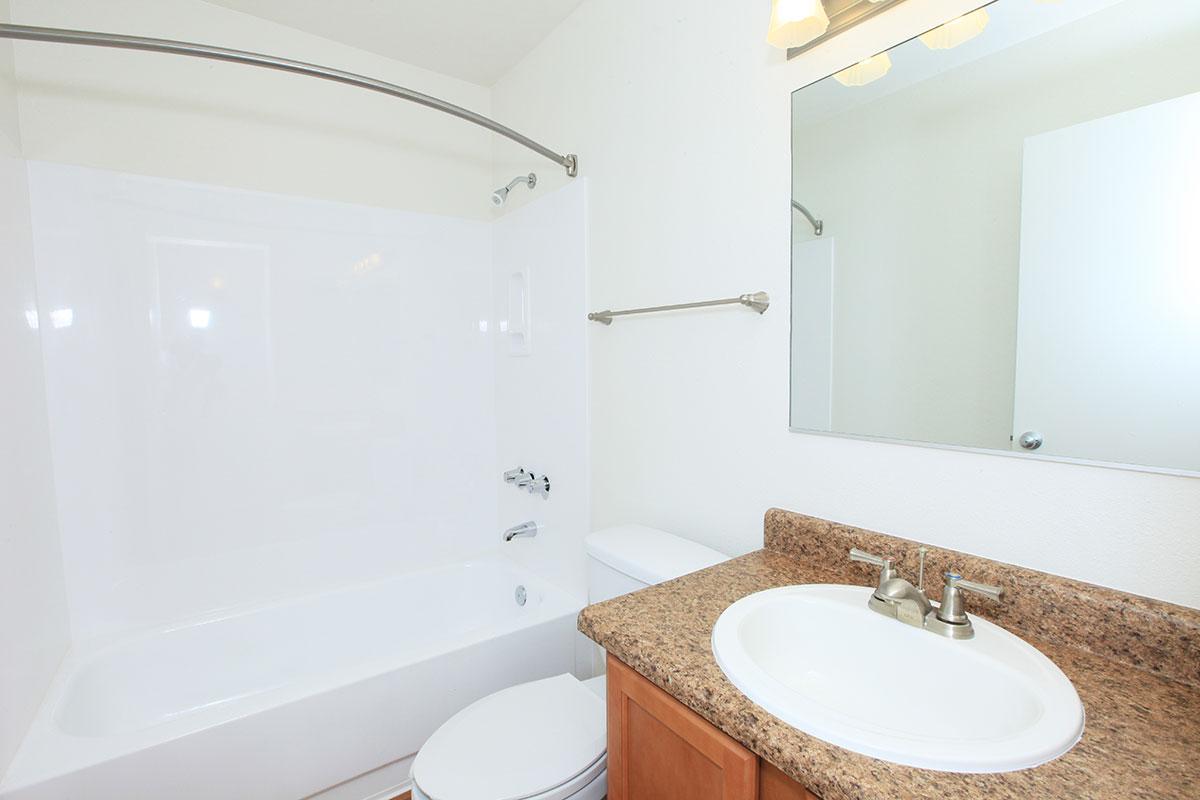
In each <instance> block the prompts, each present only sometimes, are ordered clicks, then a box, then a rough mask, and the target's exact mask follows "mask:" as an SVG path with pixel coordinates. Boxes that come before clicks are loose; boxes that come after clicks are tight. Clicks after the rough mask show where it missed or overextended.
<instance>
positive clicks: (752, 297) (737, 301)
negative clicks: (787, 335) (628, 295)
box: [588, 292, 771, 325]
mask: <svg viewBox="0 0 1200 800" xmlns="http://www.w3.org/2000/svg"><path fill="white" fill-rule="evenodd" d="M732 305H743V306H746V308H749V309H753V310H754V311H757V312H758V313H759V314H761V313H763V312H764V311H766V310H767V309H768V308H769V307H770V305H771V297H770V295H768V294H767V293H766V292H751V293H749V294H743V295H738V296H737V297H725V298H722V299H720V300H701V301H699V302H697V303H675V304H673V305H669V306H647V307H646V308H627V309H624V310H622V311H609V310H607V309H606V310H604V311H593V312H591V313H590V314H588V319H590V320H591V321H592V322H599V323H600V324H601V325H612V321H613V317H625V316H629V315H630V314H653V313H655V312H657V311H681V310H683V309H685V308H707V307H709V306H732Z"/></svg>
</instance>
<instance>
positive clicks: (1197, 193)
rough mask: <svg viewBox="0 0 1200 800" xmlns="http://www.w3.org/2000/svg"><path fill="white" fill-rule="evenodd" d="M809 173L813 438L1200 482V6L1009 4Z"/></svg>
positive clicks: (876, 72) (807, 302)
mask: <svg viewBox="0 0 1200 800" xmlns="http://www.w3.org/2000/svg"><path fill="white" fill-rule="evenodd" d="M792 150H793V157H792V200H793V213H792V231H793V233H792V358H791V426H792V428H793V429H794V430H798V431H804V432H820V433H831V434H836V435H843V436H857V437H871V438H882V439H891V440H902V441H906V442H912V443H922V444H933V445H940V446H951V447H967V448H975V449H983V450H990V451H1000V452H1007V453H1024V454H1033V455H1034V456H1035V457H1045V456H1049V457H1052V458H1060V459H1072V460H1074V459H1078V460H1083V461H1089V462H1103V463H1107V464H1119V465H1129V466H1134V467H1139V468H1149V469H1155V470H1166V471H1178V472H1188V473H1192V472H1200V2H1195V0H1064V1H1063V2H1059V3H1046V2H1037V1H1036V0H997V2H994V3H991V4H989V5H986V6H984V7H982V8H980V9H979V10H977V11H975V12H973V13H972V14H969V15H966V16H964V17H961V18H959V19H957V20H954V21H952V22H951V23H949V24H948V25H945V26H942V27H941V28H938V29H935V30H933V31H930V32H928V33H926V34H924V35H922V36H920V37H918V38H916V39H913V40H911V41H908V42H905V43H904V44H901V45H899V46H897V47H894V48H892V49H891V50H890V51H888V52H886V53H881V54H879V55H877V56H874V57H873V58H870V59H867V60H866V61H863V62H861V63H859V64H855V65H853V66H851V67H850V68H848V69H846V70H844V71H842V72H839V73H838V74H836V75H833V76H830V77H828V78H826V79H825V80H823V81H820V82H818V83H815V84H813V85H811V86H807V87H805V88H803V89H801V90H799V91H797V92H796V93H795V94H794V95H793V97H792Z"/></svg>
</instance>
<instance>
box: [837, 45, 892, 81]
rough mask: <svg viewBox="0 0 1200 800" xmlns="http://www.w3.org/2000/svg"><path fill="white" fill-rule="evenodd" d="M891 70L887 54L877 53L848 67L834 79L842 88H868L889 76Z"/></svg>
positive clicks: (889, 58)
mask: <svg viewBox="0 0 1200 800" xmlns="http://www.w3.org/2000/svg"><path fill="white" fill-rule="evenodd" d="M891 68H892V59H891V57H890V56H888V54H887V53H877V54H876V55H873V56H871V57H870V58H864V59H863V60H862V61H860V62H858V63H857V64H855V65H853V66H851V67H846V68H845V69H844V70H842V71H841V72H838V73H836V74H834V76H833V78H834V80H836V81H837V82H838V83H840V84H841V85H842V86H866V85H867V84H868V83H870V82H871V81H877V80H879V79H880V78H882V77H883V76H884V75H887V74H888V70H890V69H891Z"/></svg>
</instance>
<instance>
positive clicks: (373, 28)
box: [208, 0, 582, 86]
mask: <svg viewBox="0 0 1200 800" xmlns="http://www.w3.org/2000/svg"><path fill="white" fill-rule="evenodd" d="M208 2H210V3H212V4H214V5H219V6H224V7H225V8H230V9H233V10H234V11H242V12H245V13H247V14H253V15H254V16H256V17H261V18H262V19H266V20H271V21H272V22H278V23H280V24H282V25H287V26H289V27H292V28H296V29H297V30H302V31H305V32H306V33H311V34H314V35H316V36H323V37H324V38H326V39H332V40H334V41H336V42H341V43H342V44H347V45H351V46H352V47H357V48H360V49H362V50H369V51H370V52H373V53H378V54H379V55H383V56H387V57H389V58H394V59H396V60H397V61H404V62H406V63H409V64H413V65H416V66H418V67H424V68H425V69H431V70H434V71H435V72H440V73H442V74H443V75H451V76H453V77H455V78H461V79H463V80H467V81H470V82H472V83H477V84H480V85H483V86H491V85H492V84H493V83H495V82H496V81H497V80H499V78H500V77H501V76H503V75H504V73H506V72H508V70H509V69H511V68H512V67H513V66H514V65H515V64H516V63H517V62H518V61H520V60H521V58H522V57H523V56H524V55H525V54H526V53H528V52H529V51H530V50H532V49H533V48H534V47H535V46H536V45H537V44H538V42H540V41H542V39H544V38H545V37H546V35H547V34H549V33H550V31H552V30H553V29H554V28H555V26H557V25H558V23H560V22H562V21H563V20H564V19H566V18H567V16H568V15H569V14H570V13H571V12H572V11H574V10H575V8H576V7H577V6H578V5H579V4H580V2H582V0H208Z"/></svg>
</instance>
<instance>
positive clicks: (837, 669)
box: [712, 584, 1083, 772]
mask: <svg viewBox="0 0 1200 800" xmlns="http://www.w3.org/2000/svg"><path fill="white" fill-rule="evenodd" d="M871 592H872V589H870V588H867V587H864V586H840V585H830V584H810V585H804V586H784V587H782V588H779V589H770V590H768V591H765V592H759V593H757V594H752V595H750V596H749V597H745V598H742V599H741V600H739V601H737V602H736V603H734V604H733V605H731V606H730V607H729V608H727V609H725V612H724V613H723V614H721V616H720V618H719V619H718V620H717V624H716V625H715V626H713V640H712V642H713V653H714V654H715V655H716V658H717V663H718V664H719V665H720V666H721V670H722V671H723V672H724V673H725V675H726V677H728V678H729V680H730V682H732V683H733V685H734V686H736V687H737V688H738V689H740V690H741V691H742V692H743V693H744V694H745V695H746V696H747V697H749V698H750V699H751V700H753V701H754V702H756V703H758V704H759V705H760V706H762V707H763V708H765V709H766V710H767V711H769V712H771V713H772V714H774V715H775V716H776V717H779V718H780V719H781V720H783V721H784V722H786V723H788V724H789V725H792V726H793V727H796V728H799V729H800V730H802V731H804V732H805V733H808V734H811V735H812V736H816V737H817V738H819V739H824V740H825V741H827V742H830V743H832V744H836V745H839V746H840V747H844V748H846V749H848V750H853V751H855V752H857V753H862V754H864V755H868V756H872V757H874V758H880V759H883V760H885V761H891V762H894V763H896V764H906V765H908V766H912V767H923V768H925V769H935V770H944V771H949V772H1007V771H1009V770H1017V769H1025V768H1027V767H1034V766H1037V765H1038V764H1043V763H1045V762H1047V761H1050V760H1052V759H1055V758H1057V757H1058V756H1060V755H1062V754H1063V753H1065V752H1067V751H1068V750H1070V749H1071V748H1072V747H1073V746H1074V745H1075V743H1076V742H1078V741H1079V737H1080V736H1081V735H1082V734H1083V704H1082V703H1080V702H1079V695H1078V694H1076V692H1075V687H1074V686H1072V685H1071V681H1070V680H1068V678H1067V676H1066V675H1064V674H1063V673H1062V670H1060V669H1059V668H1058V667H1057V666H1055V664H1054V662H1052V661H1051V660H1050V659H1048V658H1046V657H1045V656H1044V655H1042V654H1041V653H1040V652H1039V651H1038V650H1037V649H1035V648H1034V647H1033V646H1031V645H1029V644H1027V643H1026V642H1025V641H1023V640H1021V639H1019V638H1018V637H1016V636H1014V635H1013V634H1011V633H1009V632H1008V631H1006V630H1004V629H1003V628H1001V627H999V626H998V625H994V624H992V623H990V622H988V621H987V620H984V619H980V618H979V617H975V616H972V618H971V619H972V622H973V623H974V625H975V637H974V638H973V639H967V640H952V639H948V638H945V637H943V636H939V635H937V634H934V633H931V632H929V631H926V630H922V629H921V628H916V627H912V626H909V625H905V624H904V623H902V622H898V621H897V620H895V619H890V618H888V617H885V616H883V615H882V614H878V613H876V612H875V611H872V610H870V609H868V608H867V599H868V598H869V597H870V596H871Z"/></svg>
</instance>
